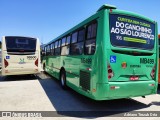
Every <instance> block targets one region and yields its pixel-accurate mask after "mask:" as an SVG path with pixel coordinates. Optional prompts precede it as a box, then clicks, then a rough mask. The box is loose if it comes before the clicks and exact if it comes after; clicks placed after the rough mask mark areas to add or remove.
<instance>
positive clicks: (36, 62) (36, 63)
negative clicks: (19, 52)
mask: <svg viewBox="0 0 160 120" xmlns="http://www.w3.org/2000/svg"><path fill="white" fill-rule="evenodd" d="M35 65H36V66H37V67H38V58H37V60H36V61H35Z"/></svg>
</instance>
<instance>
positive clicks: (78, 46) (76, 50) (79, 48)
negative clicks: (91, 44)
mask: <svg viewBox="0 0 160 120" xmlns="http://www.w3.org/2000/svg"><path fill="white" fill-rule="evenodd" d="M76 33H77V32H76ZM72 36H73V35H72ZM76 38H78V42H77V43H76V42H75V43H73V40H72V44H71V54H72V55H81V54H83V46H84V42H83V41H84V38H85V29H81V30H79V31H78V37H76Z"/></svg>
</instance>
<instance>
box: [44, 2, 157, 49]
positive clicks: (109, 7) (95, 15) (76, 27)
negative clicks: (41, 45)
mask: <svg viewBox="0 0 160 120" xmlns="http://www.w3.org/2000/svg"><path fill="white" fill-rule="evenodd" d="M105 9H115V10H116V11H117V7H116V6H114V5H109V4H104V5H102V6H101V7H100V8H99V9H98V10H97V13H95V14H93V15H92V16H90V17H88V18H87V19H85V20H83V21H82V22H80V23H79V24H77V25H75V26H74V27H72V28H71V29H69V30H68V31H66V32H65V33H63V34H61V35H60V36H58V37H56V38H54V39H52V40H51V41H50V42H48V43H46V45H45V46H47V45H49V44H51V43H52V42H55V41H57V40H59V39H61V38H62V37H64V36H66V35H68V34H70V32H73V31H75V30H76V29H78V28H79V27H80V26H82V25H84V24H86V23H87V22H88V21H92V20H94V19H95V18H98V17H99V12H101V11H102V10H105ZM118 11H119V12H120V13H127V14H131V15H133V16H137V17H140V18H142V19H145V20H147V21H150V22H154V23H155V21H153V20H151V19H150V18H148V17H146V16H143V15H140V14H137V13H134V12H130V11H124V10H118Z"/></svg>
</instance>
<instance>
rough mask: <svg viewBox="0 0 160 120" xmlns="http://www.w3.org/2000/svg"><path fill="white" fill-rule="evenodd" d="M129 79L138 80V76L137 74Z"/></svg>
mask: <svg viewBox="0 0 160 120" xmlns="http://www.w3.org/2000/svg"><path fill="white" fill-rule="evenodd" d="M130 80H139V77H138V76H131V77H130Z"/></svg>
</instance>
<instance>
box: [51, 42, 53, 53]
mask: <svg viewBox="0 0 160 120" xmlns="http://www.w3.org/2000/svg"><path fill="white" fill-rule="evenodd" d="M51 49H52V50H51V54H52V55H54V43H52V47H51Z"/></svg>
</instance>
